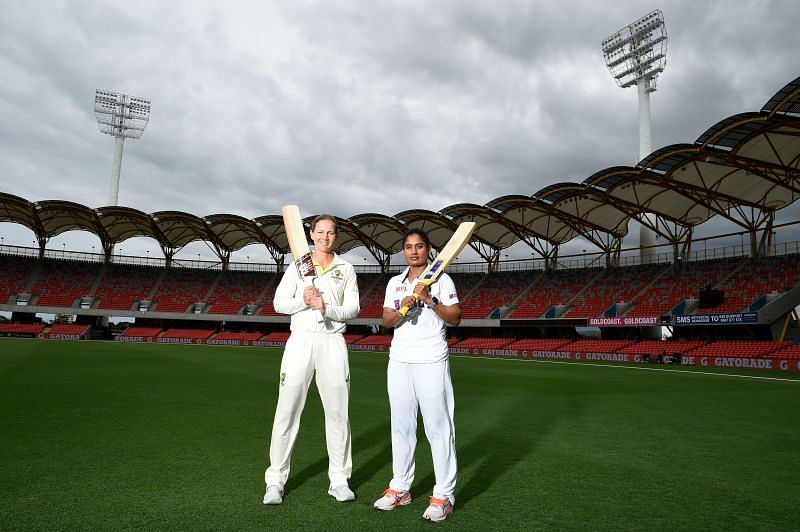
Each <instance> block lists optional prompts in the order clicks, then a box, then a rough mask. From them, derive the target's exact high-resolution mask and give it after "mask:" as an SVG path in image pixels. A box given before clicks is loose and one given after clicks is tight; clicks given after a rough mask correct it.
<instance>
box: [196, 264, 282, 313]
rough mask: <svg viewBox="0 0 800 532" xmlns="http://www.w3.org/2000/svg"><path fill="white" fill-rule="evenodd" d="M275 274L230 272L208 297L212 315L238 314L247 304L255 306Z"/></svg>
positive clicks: (221, 279)
mask: <svg viewBox="0 0 800 532" xmlns="http://www.w3.org/2000/svg"><path fill="white" fill-rule="evenodd" d="M273 276H274V274H267V273H258V272H238V271H229V272H226V273H225V274H223V275H221V276H220V278H219V280H218V281H217V284H216V286H215V287H214V290H213V291H212V292H211V294H210V295H209V296H208V301H207V303H208V305H210V308H209V309H208V312H209V313H210V314H238V313H239V312H240V311H241V309H242V307H244V306H245V305H247V304H251V303H252V304H255V302H256V299H257V298H258V296H259V294H260V293H261V292H262V291H263V289H264V287H265V286H266V284H267V283H270V282H272V277H273Z"/></svg>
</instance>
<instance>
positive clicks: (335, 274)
mask: <svg viewBox="0 0 800 532" xmlns="http://www.w3.org/2000/svg"><path fill="white" fill-rule="evenodd" d="M331 280H333V282H334V283H336V284H339V283H341V282H342V281H344V273H342V270H340V269H339V268H336V269H335V270H333V271H332V272H331Z"/></svg>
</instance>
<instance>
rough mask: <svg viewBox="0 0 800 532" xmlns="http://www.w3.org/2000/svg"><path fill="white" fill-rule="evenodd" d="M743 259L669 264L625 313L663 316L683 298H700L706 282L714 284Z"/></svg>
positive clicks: (627, 315)
mask: <svg viewBox="0 0 800 532" xmlns="http://www.w3.org/2000/svg"><path fill="white" fill-rule="evenodd" d="M740 260H741V259H721V260H713V261H705V262H690V263H687V264H685V265H684V267H683V269H682V270H681V271H675V269H674V268H673V267H672V266H667V267H666V268H668V270H666V271H665V273H663V274H662V275H661V276H660V277H659V278H658V279H657V280H656V281H655V282H653V284H652V285H650V286H649V287H648V288H647V290H645V291H644V292H643V293H642V294H639V295H638V296H637V297H636V298H635V299H634V300H633V304H634V306H633V308H631V309H630V310H629V311H628V312H627V313H626V314H625V316H626V317H640V316H662V315H665V314H669V312H670V311H671V310H672V309H673V308H674V307H675V306H676V305H677V304H678V303H680V302H681V301H683V300H684V299H697V298H698V294H699V292H700V290H701V289H702V288H703V287H705V286H714V285H716V284H717V283H718V282H719V281H720V280H721V279H724V278H725V277H726V276H727V275H728V274H729V273H730V272H731V271H732V270H733V269H734V268H735V267H736V266H737V265H738V264H739V261H740Z"/></svg>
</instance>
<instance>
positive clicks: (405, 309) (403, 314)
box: [397, 292, 419, 318]
mask: <svg viewBox="0 0 800 532" xmlns="http://www.w3.org/2000/svg"><path fill="white" fill-rule="evenodd" d="M411 297H413V298H414V301H419V294H417V293H416V292H414V293H412V294H411ZM409 310H411V307H401V308H400V310H398V311H397V313H398V314H400V316H401V317H403V318H405V317H406V314H408V311H409Z"/></svg>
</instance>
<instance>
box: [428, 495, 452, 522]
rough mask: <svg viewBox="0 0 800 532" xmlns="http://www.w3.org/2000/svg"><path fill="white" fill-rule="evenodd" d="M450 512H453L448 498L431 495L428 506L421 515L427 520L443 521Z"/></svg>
mask: <svg viewBox="0 0 800 532" xmlns="http://www.w3.org/2000/svg"><path fill="white" fill-rule="evenodd" d="M451 513H453V503H451V502H450V499H448V498H447V497H445V498H444V499H437V498H436V497H434V496H431V500H430V506H428V509H427V510H425V513H424V514H422V517H424V518H425V519H427V520H428V521H444V520H445V519H447V516H448V515H450V514H451Z"/></svg>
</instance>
